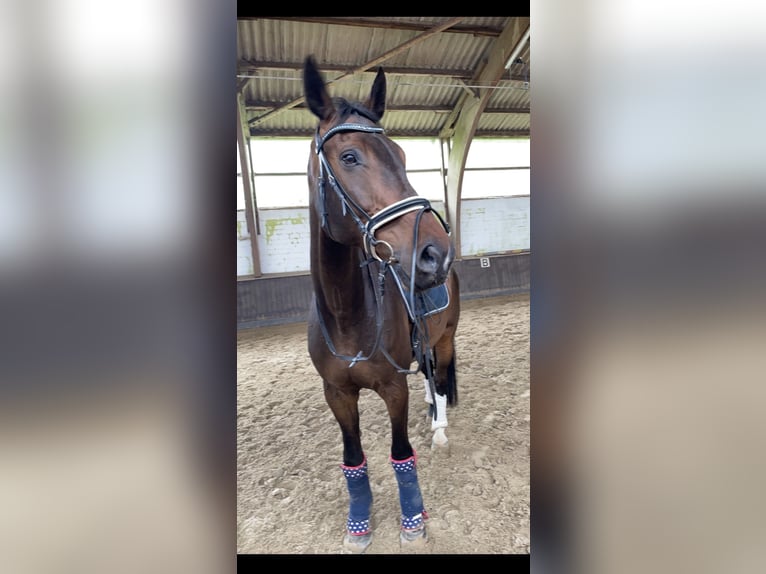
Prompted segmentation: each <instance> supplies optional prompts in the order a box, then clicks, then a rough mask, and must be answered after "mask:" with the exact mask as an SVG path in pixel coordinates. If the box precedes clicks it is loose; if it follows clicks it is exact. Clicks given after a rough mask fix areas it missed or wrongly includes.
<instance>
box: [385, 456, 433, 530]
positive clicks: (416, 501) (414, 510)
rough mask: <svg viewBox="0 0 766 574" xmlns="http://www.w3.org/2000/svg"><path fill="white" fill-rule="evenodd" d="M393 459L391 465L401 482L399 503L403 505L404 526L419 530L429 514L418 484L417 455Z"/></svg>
mask: <svg viewBox="0 0 766 574" xmlns="http://www.w3.org/2000/svg"><path fill="white" fill-rule="evenodd" d="M390 460H391V466H393V467H394V471H395V473H396V482H398V483H399V504H400V505H401V507H402V528H403V529H404V530H417V529H418V528H420V527H421V526H423V519H425V518H428V514H427V513H426V511H425V509H424V508H423V497H422V496H421V495H420V485H419V484H418V471H417V469H416V468H415V466H416V462H417V457H416V455H415V454H413V455H412V456H411V457H409V458H405V459H404V460H394V459H393V458H392V459H390Z"/></svg>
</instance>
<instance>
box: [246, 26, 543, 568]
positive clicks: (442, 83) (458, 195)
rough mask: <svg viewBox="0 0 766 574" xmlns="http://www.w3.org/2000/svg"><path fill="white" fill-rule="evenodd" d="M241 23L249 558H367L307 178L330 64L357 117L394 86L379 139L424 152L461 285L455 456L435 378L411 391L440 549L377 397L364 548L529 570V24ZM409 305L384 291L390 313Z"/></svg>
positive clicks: (427, 181) (419, 379)
mask: <svg viewBox="0 0 766 574" xmlns="http://www.w3.org/2000/svg"><path fill="white" fill-rule="evenodd" d="M237 25H238V43H237V45H238V52H239V53H238V62H237V89H238V92H237V103H238V105H237V112H238V122H237V126H238V133H237V158H238V159H237V175H238V190H237V196H238V208H237V261H238V270H237V272H238V275H237V325H238V332H237V373H238V376H237V453H238V456H237V518H236V520H237V552H238V554H241V555H259V554H261V555H262V554H270V555H271V554H323V555H325V554H345V553H349V550H347V549H346V548H345V547H344V545H343V539H344V534H345V533H346V528H347V518H348V514H349V490H347V488H346V480H345V479H344V472H343V471H342V469H341V464H342V463H343V460H344V445H343V441H342V436H341V431H340V428H339V425H338V422H336V419H335V417H334V415H333V413H332V411H331V410H330V408H329V406H328V404H327V402H326V400H325V394H324V392H323V384H322V378H321V377H320V376H319V374H318V372H317V370H316V368H315V367H314V364H313V363H312V359H311V357H310V355H309V348H308V322H307V321H308V317H309V309H310V308H311V305H312V285H313V284H312V279H311V271H312V269H311V267H312V265H311V263H310V257H309V253H310V250H311V249H312V241H313V238H312V228H311V227H310V220H311V218H312V214H311V213H310V209H311V207H310V206H309V202H308V201H309V200H308V198H309V189H308V186H307V175H306V165H307V162H308V160H309V153H310V146H311V141H312V138H313V137H314V135H315V132H317V130H318V128H317V118H316V117H314V115H312V113H311V112H310V111H309V109H308V108H307V105H306V103H305V102H304V101H303V83H302V82H301V78H302V71H303V63H304V61H305V59H306V57H307V56H308V55H313V57H314V58H315V60H316V62H317V65H318V68H319V71H320V72H321V73H322V75H323V77H324V78H325V81H326V82H327V84H328V88H329V90H330V92H331V93H332V94H333V95H334V96H341V97H344V98H347V99H348V100H349V101H354V102H359V101H364V98H365V97H366V94H368V93H370V87H371V85H372V83H373V80H374V79H375V77H376V76H375V74H376V72H377V71H378V69H379V67H380V68H382V69H383V70H384V71H385V73H386V81H387V95H386V110H385V113H384V115H383V116H382V119H381V120H380V125H381V126H382V127H383V128H384V129H385V134H386V136H387V137H389V138H391V139H392V140H394V141H395V142H396V143H397V144H398V145H399V146H401V148H402V150H403V152H404V154H405V155H406V169H407V179H408V180H409V182H410V183H411V185H412V187H413V188H414V189H415V191H416V192H417V193H418V195H421V196H423V197H426V198H427V199H428V200H429V201H430V206H432V207H433V210H434V211H436V212H438V213H439V215H440V216H441V217H442V218H443V219H444V221H446V223H447V224H448V231H449V235H450V240H451V241H452V243H453V246H454V261H453V263H452V270H453V271H454V272H455V273H456V274H457V275H458V277H459V280H460V292H459V305H460V317H459V322H458V326H457V331H456V333H455V337H454V346H455V353H456V369H455V371H456V379H457V389H458V398H459V400H458V403H457V404H456V405H454V406H450V407H449V408H448V409H447V417H448V425H447V426H446V428H445V429H444V432H445V434H446V437H447V439H448V440H447V443H446V444H444V445H437V444H434V443H433V441H432V438H433V437H434V432H433V431H432V427H431V419H430V418H429V409H428V407H429V405H428V403H427V402H426V400H425V399H426V393H425V384H424V376H423V374H421V373H418V374H408V375H407V386H408V389H409V418H408V432H409V440H410V442H411V445H412V448H413V449H414V451H415V453H416V462H417V478H418V480H419V486H420V491H421V493H422V502H423V508H424V509H425V511H426V513H427V518H426V520H425V524H426V528H427V540H426V541H425V543H424V544H423V545H419V546H412V547H410V546H407V545H405V544H403V543H402V542H400V530H401V529H402V528H403V526H402V523H401V522H400V520H401V519H402V509H401V508H400V494H401V491H400V490H398V489H397V479H398V477H397V476H395V473H394V470H392V464H391V462H390V455H391V449H392V442H391V441H392V437H391V435H392V431H391V426H392V423H391V420H390V419H389V413H388V412H387V409H386V404H385V403H384V402H383V400H382V399H381V397H380V396H378V395H377V394H376V393H375V392H373V391H371V390H367V389H363V390H362V392H361V393H360V398H359V412H360V430H361V440H362V445H363V447H364V453H365V455H366V461H367V474H368V477H369V485H370V489H371V492H372V505H371V510H370V515H369V525H370V529H371V530H372V533H373V534H372V541H371V542H370V543H369V546H368V547H366V549H365V550H364V552H365V554H408V553H418V554H493V555H502V554H514V555H528V554H529V551H530V510H529V508H530V503H529V500H530V489H529V483H530V385H529V366H530V335H529V333H530V261H531V252H530V213H529V204H530V202H529V199H530V198H529V182H530V175H529V172H530V162H529V139H530V135H529V134H530V127H529V117H530V115H529V108H530V98H529V82H530V77H529V61H530V47H529V18H528V17H463V18H447V17H403V18H390V17H385V18H383V17H365V18H316V17H313V18H301V17H292V18H271V17H268V18H245V17H240V18H239V20H238V23H237ZM336 137H338V136H336ZM364 137H376V136H373V135H370V134H364ZM353 193H355V191H354V190H353V189H350V190H349V194H353ZM416 237H417V236H416ZM397 295H398V293H397V292H396V291H395V290H389V291H386V304H396V303H397V300H396V299H395V297H397ZM398 302H399V303H401V301H398ZM371 323H372V324H373V325H374V321H372V322H371ZM384 328H386V327H385V325H384ZM416 366H417V364H413V365H411V366H410V367H411V368H413V367H416ZM349 368H355V366H350V367H349ZM400 487H401V485H400Z"/></svg>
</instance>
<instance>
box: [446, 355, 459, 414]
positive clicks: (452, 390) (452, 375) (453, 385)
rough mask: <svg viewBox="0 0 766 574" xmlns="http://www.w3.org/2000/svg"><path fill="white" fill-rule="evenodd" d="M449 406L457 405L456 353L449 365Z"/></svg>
mask: <svg viewBox="0 0 766 574" xmlns="http://www.w3.org/2000/svg"><path fill="white" fill-rule="evenodd" d="M447 404H448V405H451V406H454V405H456V404H457V372H456V368H455V353H454V351H453V353H452V358H451V359H450V362H449V365H447Z"/></svg>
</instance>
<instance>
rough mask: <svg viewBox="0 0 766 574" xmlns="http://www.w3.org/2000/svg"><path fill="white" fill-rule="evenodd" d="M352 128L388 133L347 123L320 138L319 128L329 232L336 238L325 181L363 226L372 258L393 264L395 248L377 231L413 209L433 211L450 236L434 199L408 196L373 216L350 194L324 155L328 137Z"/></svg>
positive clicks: (322, 198) (324, 211)
mask: <svg viewBox="0 0 766 574" xmlns="http://www.w3.org/2000/svg"><path fill="white" fill-rule="evenodd" d="M350 131H354V132H366V133H375V134H382V133H384V130H383V128H382V127H380V126H366V125H364V124H351V123H344V124H340V125H337V126H334V127H332V128H330V129H329V130H327V132H326V133H325V134H324V136H322V137H320V136H319V128H317V133H316V136H315V142H316V154H317V156H318V157H319V178H318V181H319V201H320V203H321V207H322V228H324V229H325V230H326V231H327V233H328V235H329V236H330V237H331V238H332V233H331V231H330V228H329V224H328V221H327V198H326V193H325V182H329V183H330V186H331V187H332V189H333V190H334V191H335V194H336V195H337V196H338V198H339V199H340V202H341V205H342V207H343V215H344V216H345V215H347V214H350V215H351V217H352V218H353V219H354V222H355V223H356V224H357V226H358V227H359V231H360V233H361V234H362V239H363V245H364V252H365V254H366V255H367V256H368V257H372V258H374V259H377V260H378V261H381V262H383V261H388V262H389V263H392V262H393V261H394V250H393V248H392V247H391V245H389V244H388V243H387V242H385V241H382V240H380V239H377V238H376V237H375V232H376V231H377V230H378V229H380V228H381V227H383V226H384V225H386V224H387V223H391V222H392V221H393V220H395V219H398V218H399V217H401V216H402V215H404V214H406V213H410V212H411V211H416V210H420V211H421V212H422V211H430V212H431V213H433V214H434V216H435V217H436V218H437V219H438V221H439V223H441V225H442V227H443V228H444V230H445V231H446V232H447V235H449V233H450V229H449V225H448V224H447V222H446V221H444V219H442V216H441V215H439V212H438V211H436V210H434V209H433V207H432V206H431V202H430V201H428V200H427V199H426V198H425V197H418V196H414V197H406V198H404V199H400V200H399V201H396V202H394V203H392V204H391V205H389V206H387V207H385V208H384V209H382V210H380V211H379V212H378V213H376V214H375V215H369V214H368V213H367V212H366V211H365V210H364V209H363V208H362V207H361V206H360V205H359V204H358V203H357V202H356V201H354V198H353V197H351V196H350V195H349V194H348V193H346V190H344V189H343V186H341V184H340V182H339V181H338V178H337V177H335V173H334V172H333V170H332V167H331V166H330V162H328V161H327V157H326V156H325V154H324V144H325V143H327V140H329V139H330V138H331V137H332V136H334V135H335V134H337V133H339V132H350ZM418 223H419V219H418ZM416 233H417V227H416ZM379 244H384V245H385V246H386V247H387V248H388V252H389V256H388V257H387V258H385V259H383V258H382V257H381V256H380V255H379V254H378V252H377V246H378V245H379ZM415 249H416V246H415V247H414V248H413V250H415ZM413 261H414V258H413Z"/></svg>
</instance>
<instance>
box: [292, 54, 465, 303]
mask: <svg viewBox="0 0 766 574" xmlns="http://www.w3.org/2000/svg"><path fill="white" fill-rule="evenodd" d="M303 84H304V93H305V99H306V103H307V105H308V108H309V110H311V112H312V113H313V114H314V115H315V116H316V117H317V118H318V119H319V125H318V127H317V131H316V134H315V137H314V139H313V141H312V144H311V154H310V158H309V166H308V178H309V188H310V190H311V198H310V206H311V210H312V211H313V217H315V218H316V221H318V222H320V225H321V228H322V231H323V233H324V234H325V235H326V237H327V238H328V239H330V240H331V241H334V242H336V243H339V244H343V245H346V246H353V247H359V248H360V249H362V250H363V251H364V253H365V254H366V256H367V258H368V259H377V260H379V261H382V262H385V263H388V264H396V265H398V266H400V268H401V271H402V272H403V273H405V274H406V275H407V276H408V278H409V280H410V281H411V282H412V284H413V285H414V288H415V289H416V290H426V289H429V288H431V287H433V286H435V285H439V284H441V283H443V282H444V281H445V280H446V278H447V274H448V272H449V269H450V266H451V265H452V261H453V259H454V253H455V251H454V247H453V244H452V241H451V238H450V233H449V227H448V226H447V224H446V223H445V222H444V220H443V219H442V218H441V216H440V215H439V214H438V212H436V211H435V210H433V208H432V206H431V204H430V202H429V201H428V200H427V199H425V198H423V197H419V196H418V195H417V193H416V192H415V190H414V188H413V187H412V185H411V184H410V182H409V180H408V178H407V172H406V169H405V161H406V158H405V154H404V151H403V150H402V148H401V147H400V146H399V145H398V144H396V143H395V142H394V141H392V140H391V139H390V138H388V137H387V136H386V135H385V133H384V131H383V128H382V127H381V126H380V120H381V118H382V117H383V114H384V112H385V106H386V102H385V100H386V77H385V74H384V72H383V69H382V68H378V71H377V74H376V76H375V80H374V82H373V84H372V88H371V90H370V94H369V96H368V97H367V99H366V100H365V101H364V102H349V101H347V100H346V99H343V98H331V97H330V95H329V93H328V91H327V86H326V85H325V82H324V80H323V79H322V77H321V75H320V74H319V71H318V69H317V66H316V62H315V61H314V59H313V57H311V56H309V57H308V58H306V61H305V65H304V74H303Z"/></svg>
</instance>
